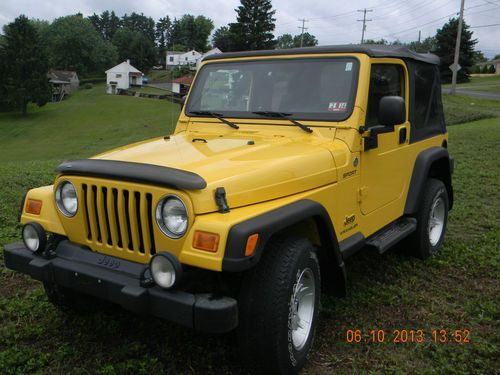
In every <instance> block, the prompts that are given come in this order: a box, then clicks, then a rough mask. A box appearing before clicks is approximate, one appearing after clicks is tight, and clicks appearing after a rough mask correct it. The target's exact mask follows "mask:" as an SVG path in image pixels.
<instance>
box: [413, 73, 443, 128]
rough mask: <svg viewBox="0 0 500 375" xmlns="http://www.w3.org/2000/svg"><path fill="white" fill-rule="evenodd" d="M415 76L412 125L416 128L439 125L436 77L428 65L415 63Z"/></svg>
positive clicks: (439, 115)
mask: <svg viewBox="0 0 500 375" xmlns="http://www.w3.org/2000/svg"><path fill="white" fill-rule="evenodd" d="M414 77H415V107H414V111H413V121H412V125H413V126H414V127H415V128H416V129H425V128H435V127H439V126H440V125H441V113H440V106H439V94H440V93H439V90H438V87H437V86H438V85H439V82H438V77H437V74H436V69H435V68H434V67H433V66H430V65H424V64H417V65H416V67H415V71H414Z"/></svg>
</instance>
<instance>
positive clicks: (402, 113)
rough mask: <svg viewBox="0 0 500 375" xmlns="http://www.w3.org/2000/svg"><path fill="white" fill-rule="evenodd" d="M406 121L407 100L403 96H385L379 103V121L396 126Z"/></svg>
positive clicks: (382, 123)
mask: <svg viewBox="0 0 500 375" xmlns="http://www.w3.org/2000/svg"><path fill="white" fill-rule="evenodd" d="M405 121H406V107H405V100H404V99H403V98H402V97H401V96H384V97H383V98H382V99H380V102H379V105H378V122H379V124H381V125H385V126H392V127H393V126H394V125H398V124H402V123H403V122H405Z"/></svg>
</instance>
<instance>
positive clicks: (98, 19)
mask: <svg viewBox="0 0 500 375" xmlns="http://www.w3.org/2000/svg"><path fill="white" fill-rule="evenodd" d="M88 19H89V21H90V22H91V23H92V25H93V26H94V28H95V29H96V30H97V31H98V32H99V33H100V34H101V35H102V37H103V38H104V39H106V40H111V39H113V36H114V35H115V33H116V32H117V31H118V29H119V28H120V25H121V21H120V18H118V16H117V15H116V14H115V12H114V11H111V13H110V12H109V11H108V10H106V11H104V12H102V13H101V15H98V14H95V13H94V14H93V15H91V16H89V17H88Z"/></svg>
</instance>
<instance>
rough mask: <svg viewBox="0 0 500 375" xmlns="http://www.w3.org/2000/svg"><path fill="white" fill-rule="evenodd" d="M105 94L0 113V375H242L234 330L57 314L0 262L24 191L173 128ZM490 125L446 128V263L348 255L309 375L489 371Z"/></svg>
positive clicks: (493, 228)
mask: <svg viewBox="0 0 500 375" xmlns="http://www.w3.org/2000/svg"><path fill="white" fill-rule="evenodd" d="M94 90H95V91H94ZM102 90H103V87H102V86H101V87H99V86H98V87H96V88H94V89H93V90H83V91H81V92H79V93H77V94H76V95H75V96H74V97H73V98H71V99H70V100H68V101H66V102H64V103H58V104H50V105H48V106H46V107H45V108H42V109H36V110H33V111H32V113H31V114H30V116H28V117H27V118H26V119H23V118H21V117H20V116H18V115H13V114H0V322H1V323H0V374H2V375H3V374H5V375H7V374H26V373H38V374H89V373H90V374H134V375H135V374H151V373H155V374H159V373H172V374H177V373H184V374H206V373H214V374H223V373H226V374H229V373H240V372H241V369H240V368H239V367H238V364H239V361H238V354H237V352H236V349H235V348H236V343H235V337H234V335H232V334H228V335H224V336H212V335H205V334H201V333H197V332H194V331H191V330H189V329H185V328H182V327H179V326H176V325H173V324H170V323H168V322H164V321H161V320H158V319H154V318H150V317H148V318H141V317H138V316H135V315H133V314H131V313H128V312H125V311H122V310H121V309H119V308H110V309H107V310H104V311H102V312H100V313H98V314H96V315H90V316H65V315H62V314H60V313H59V312H58V311H57V310H56V309H55V308H54V307H52V305H50V304H49V303H48V302H47V301H46V298H45V295H44V293H43V290H42V288H41V286H40V283H39V282H36V281H33V280H31V279H30V278H28V277H25V276H23V275H21V274H19V273H14V272H11V271H10V270H7V269H6V268H5V266H4V265H3V255H2V250H3V247H2V245H4V244H6V243H10V242H12V241H15V240H19V238H20V237H19V233H20V227H19V225H18V224H17V220H16V218H17V212H18V207H19V201H20V199H21V197H22V194H23V193H24V192H25V191H26V190H27V189H29V188H32V187H36V186H40V185H44V184H49V183H50V182H51V181H52V180H53V177H54V174H53V168H54V167H55V166H56V165H57V164H58V163H59V162H60V161H61V160H62V159H64V158H70V157H85V156H89V155H92V154H94V153H97V152H100V151H103V150H105V149H107V148H109V147H112V146H118V145H122V144H125V143H128V142H130V141H136V140H140V139H144V138H148V137H152V136H157V135H162V134H167V133H169V132H170V131H171V129H172V120H171V119H172V118H174V119H175V118H176V116H177V110H178V106H176V105H174V106H172V105H171V104H169V103H167V102H164V101H158V100H152V99H141V98H132V97H115V96H107V95H104V94H103V93H102ZM469 103H470V102H469ZM457 106H460V103H459V102H457ZM486 107H487V106H486ZM498 125H499V119H498V118H496V119H485V120H481V121H478V122H473V123H468V124H463V125H459V126H453V127H451V128H450V129H449V132H450V152H451V153H452V154H453V155H454V156H455V158H456V172H455V176H454V186H455V193H456V201H455V207H454V209H453V211H452V212H451V215H450V220H449V231H448V234H447V237H446V240H445V244H444V248H443V251H442V253H441V254H440V255H439V256H437V257H436V258H434V259H432V260H430V261H428V262H422V261H418V260H415V259H412V258H408V257H406V256H404V255H402V253H401V252H399V251H398V250H397V249H396V250H395V251H391V252H389V253H388V254H386V255H384V256H378V255H376V254H374V253H371V252H368V251H364V252H361V253H359V254H357V255H356V256H354V257H353V258H351V259H349V260H348V262H347V267H348V273H349V290H348V295H347V297H346V298H343V299H337V298H332V297H327V296H324V298H323V308H322V312H321V318H322V320H321V324H320V327H319V329H318V335H317V339H316V343H315V347H314V352H313V355H312V357H311V360H310V363H309V365H308V367H307V368H306V369H305V371H304V372H305V373H307V374H314V375H316V374H331V373H333V372H335V373H339V374H351V373H373V374H386V373H394V374H399V373H422V374H424V373H425V374H432V373H435V374H448V373H453V374H494V373H497V371H498V369H497V368H498V357H499V349H498V348H499V345H500V322H499V311H498V307H499V306H500V300H499V296H500V283H499V275H500V229H499V228H500V218H499V215H498V212H499V210H500V197H499V195H498V191H500V164H499V163H498V160H500V149H499V148H498V145H499V144H500V126H498ZM347 329H359V330H362V332H364V333H365V334H367V333H369V331H370V330H372V329H377V330H378V329H381V330H384V331H385V332H386V338H387V341H386V342H385V343H371V342H366V343H364V342H363V343H359V344H356V343H354V344H351V343H347V342H346V341H345V337H346V330H347ZM397 329H399V330H401V329H406V330H412V329H413V330H419V329H421V330H424V331H425V333H426V338H427V340H426V341H425V342H423V343H406V344H401V343H399V344H397V343H394V342H392V340H391V339H392V338H393V337H394V335H393V331H394V330H397ZM434 329H438V330H440V329H447V330H448V332H451V331H455V330H464V329H467V330H469V331H470V343H462V344H457V343H450V342H448V343H439V342H438V343H434V342H432V340H431V332H432V330H434Z"/></svg>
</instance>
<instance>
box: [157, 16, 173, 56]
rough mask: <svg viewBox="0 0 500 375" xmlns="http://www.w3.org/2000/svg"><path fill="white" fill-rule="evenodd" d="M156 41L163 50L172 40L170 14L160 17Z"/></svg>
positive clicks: (162, 50)
mask: <svg viewBox="0 0 500 375" xmlns="http://www.w3.org/2000/svg"><path fill="white" fill-rule="evenodd" d="M156 42H157V43H158V48H159V49H160V51H161V52H164V51H165V50H166V48H167V47H168V46H169V45H170V44H171V42H172V21H171V20H170V17H169V16H166V17H163V18H160V19H159V20H158V22H157V23H156Z"/></svg>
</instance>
